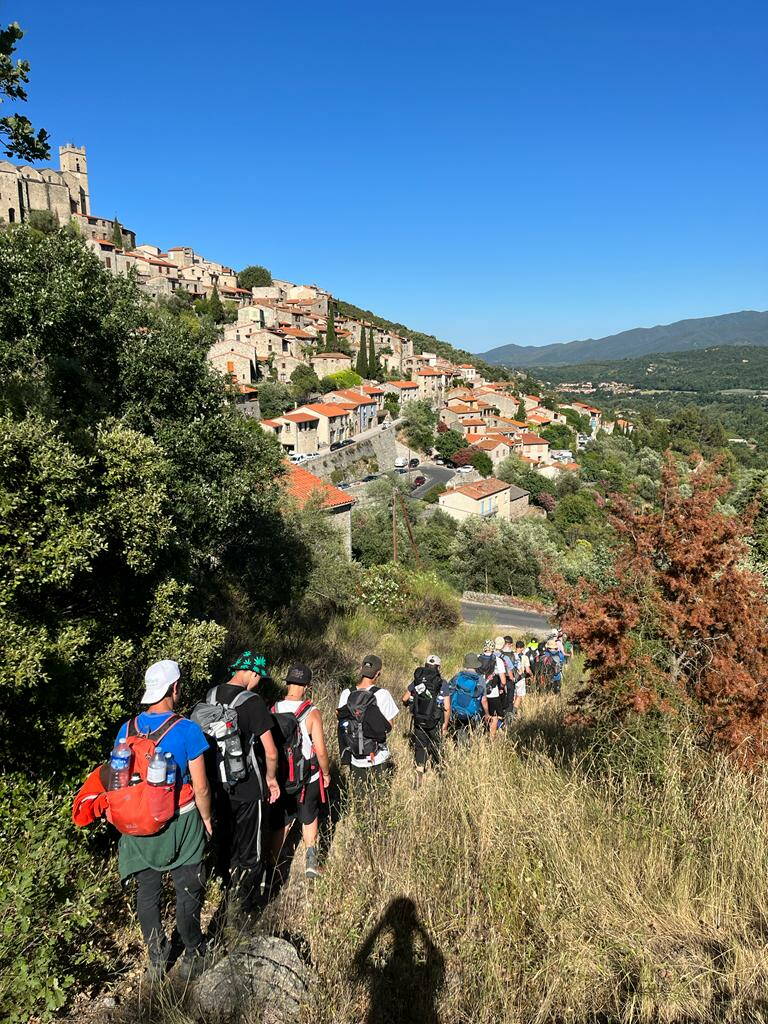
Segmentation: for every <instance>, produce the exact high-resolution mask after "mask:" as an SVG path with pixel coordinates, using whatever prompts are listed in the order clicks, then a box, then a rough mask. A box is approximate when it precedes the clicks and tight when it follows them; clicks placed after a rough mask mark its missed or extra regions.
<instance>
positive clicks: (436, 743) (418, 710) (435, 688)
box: [403, 654, 450, 788]
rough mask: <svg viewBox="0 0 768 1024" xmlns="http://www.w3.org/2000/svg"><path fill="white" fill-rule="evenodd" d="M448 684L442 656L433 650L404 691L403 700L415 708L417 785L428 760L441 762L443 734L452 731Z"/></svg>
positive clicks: (412, 741)
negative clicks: (448, 706) (447, 704)
mask: <svg viewBox="0 0 768 1024" xmlns="http://www.w3.org/2000/svg"><path fill="white" fill-rule="evenodd" d="M448 696H449V693H448V684H447V683H446V681H445V680H444V679H443V677H442V675H441V673H440V659H439V658H438V656H437V655H436V654H430V655H429V657H428V658H427V660H426V661H425V662H424V665H422V666H420V667H419V668H417V669H416V671H415V672H414V673H413V681H412V682H411V683H409V684H408V688H407V689H406V691H405V693H404V694H403V704H405V706H406V707H407V708H408V710H409V711H410V712H411V744H412V746H413V755H414V760H415V762H416V787H417V788H418V787H419V786H420V785H421V782H422V780H423V778H424V772H425V770H426V766H427V762H428V761H431V762H432V764H434V765H437V764H438V763H439V762H440V747H441V741H442V737H443V736H444V735H445V733H447V731H448V723H449V720H450V715H449V712H448V709H447V708H446V697H448Z"/></svg>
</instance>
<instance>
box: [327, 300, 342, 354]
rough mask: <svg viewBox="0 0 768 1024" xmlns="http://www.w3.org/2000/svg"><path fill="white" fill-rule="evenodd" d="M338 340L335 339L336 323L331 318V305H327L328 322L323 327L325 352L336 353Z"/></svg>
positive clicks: (330, 303)
mask: <svg viewBox="0 0 768 1024" xmlns="http://www.w3.org/2000/svg"><path fill="white" fill-rule="evenodd" d="M338 343H339V340H338V338H337V337H336V323H335V321H334V318H333V303H332V302H329V303H328V320H327V322H326V327H325V351H326V352H338V351H339V349H338Z"/></svg>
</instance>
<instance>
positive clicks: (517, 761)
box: [134, 616, 768, 1024]
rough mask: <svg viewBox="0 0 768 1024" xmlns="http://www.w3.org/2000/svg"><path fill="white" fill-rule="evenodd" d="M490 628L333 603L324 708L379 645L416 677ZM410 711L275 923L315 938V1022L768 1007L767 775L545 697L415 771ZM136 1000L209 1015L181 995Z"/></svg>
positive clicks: (672, 1016) (704, 1018)
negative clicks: (321, 866)
mask: <svg viewBox="0 0 768 1024" xmlns="http://www.w3.org/2000/svg"><path fill="white" fill-rule="evenodd" d="M489 628H490V627H489V626H484V627H482V626H481V627H472V628H469V627H465V628H463V629H461V630H459V631H456V632H455V633H451V634H445V633H437V634H432V635H430V634H428V633H427V632H425V631H424V630H421V629H419V628H418V627H417V626H414V628H413V629H411V630H409V631H404V632H399V633H397V634H385V635H382V633H381V626H380V624H379V623H378V622H377V621H376V620H375V619H373V618H370V617H367V616H356V617H353V618H351V619H348V620H345V621H342V622H337V623H336V624H335V625H334V626H333V627H332V629H331V632H330V634H329V635H328V636H326V637H324V638H318V640H317V643H316V645H315V648H314V650H311V651H309V652H308V654H307V656H308V659H309V660H310V663H312V664H314V665H315V666H316V668H317V670H318V678H319V680H320V683H319V685H318V687H317V689H318V693H317V694H316V697H317V699H318V700H319V702H320V704H321V706H322V708H323V711H324V714H325V717H326V720H327V721H329V720H332V709H333V707H334V706H335V700H336V695H337V693H338V688H339V686H340V685H341V682H342V681H343V679H342V677H343V676H344V675H345V674H346V673H347V672H348V671H350V670H351V668H352V666H353V665H354V663H355V662H356V661H357V660H358V659H359V657H360V655H361V654H364V653H366V652H367V651H368V650H376V651H378V652H379V653H380V654H381V655H382V657H383V659H384V663H385V671H386V678H385V679H384V683H385V685H388V686H389V687H390V689H391V690H392V692H393V693H394V694H395V696H397V697H398V698H399V696H400V694H401V691H402V689H403V687H404V684H405V682H406V681H407V679H408V678H409V677H410V673H411V671H412V668H413V666H414V665H415V664H417V663H418V662H420V661H421V660H422V659H423V658H424V656H425V655H426V654H427V653H428V652H429V651H431V650H435V651H437V652H439V653H440V654H441V656H442V657H443V659H444V665H445V667H446V668H447V670H448V671H449V672H451V671H453V670H454V668H455V667H456V665H457V663H458V662H459V660H460V658H461V656H462V655H463V653H464V652H465V650H467V649H477V646H478V643H479V642H480V641H481V640H482V638H483V634H484V632H488V630H489ZM577 672H578V669H577ZM571 683H572V684H573V680H571ZM405 718H406V716H405V715H402V716H401V717H400V719H399V720H398V728H397V729H396V731H395V732H396V734H395V737H394V741H393V746H394V749H395V752H396V756H397V760H398V772H397V776H396V779H395V781H394V784H393V786H392V789H391V792H390V793H389V794H388V795H387V796H386V797H385V798H383V799H382V801H381V802H380V803H379V804H378V805H377V806H375V807H374V808H372V809H371V808H362V807H352V808H347V810H346V812H345V814H344V815H343V816H342V817H341V819H340V820H339V822H338V824H337V826H336V829H335V832H334V835H333V841H332V844H331V847H330V852H329V855H328V859H327V871H326V874H325V877H324V878H323V879H322V880H321V881H320V882H318V883H316V884H315V885H314V886H313V887H310V886H308V885H307V883H306V882H305V880H304V879H303V877H302V876H301V874H300V871H299V870H298V868H299V867H300V864H298V863H297V864H295V870H294V872H293V875H292V877H291V879H290V881H289V884H288V885H287V887H286V888H285V889H284V890H283V893H282V895H281V897H280V898H279V899H278V900H277V901H276V902H275V903H274V904H272V905H271V906H270V908H269V909H268V910H267V912H266V914H265V915H264V917H263V918H262V920H261V922H260V924H259V927H260V928H261V929H264V930H267V931H270V932H272V933H285V934H291V935H293V936H301V938H302V940H303V943H304V944H305V948H306V950H307V952H308V954H309V955H310V956H311V958H312V962H313V977H314V989H313V992H312V994H311V999H310V1001H309V1002H308V1005H307V1006H306V1007H305V1011H304V1020H305V1022H306V1024H309V1022H315V1024H357V1022H361V1021H364V1020H366V1021H369V1022H372V1024H379V1022H380V1024H385V1022H393V1024H394V1022H400V1021H408V1022H412V1024H438V1022H445V1024H470V1022H472V1024H498V1022H499V1021H514V1022H521V1024H523V1022H525V1024H534V1022H535V1024H544V1022H552V1021H559V1022H565V1021H572V1022H574V1024H582V1022H584V1024H586V1022H587V1021H595V1022H596V1021H602V1022H614V1021H615V1022H630V1021H632V1022H651V1021H665V1022H669V1024H672V1022H678V1024H683V1022H692V1021H699V1022H715V1021H734V1022H735V1021H747V1020H748V1021H761V1020H765V1019H768V1017H767V1016H766V1006H768V953H767V952H766V944H765V934H766V921H768V896H766V893H768V856H766V854H767V853H768V849H767V844H766V835H765V829H764V821H765V817H766V814H767V813H768V789H767V788H766V784H765V781H764V779H762V778H758V779H751V780H750V779H748V778H746V777H744V776H742V775H740V774H737V773H734V772H732V771H731V770H730V767H729V766H728V764H727V763H726V762H725V761H722V760H718V759H714V760H712V759H707V758H705V756H704V755H703V754H702V753H701V752H700V751H699V750H697V749H696V748H695V747H694V746H693V745H692V744H691V743H689V742H687V741H686V740H685V739H683V740H677V741H675V742H672V741H667V740H664V739H663V738H661V737H659V736H658V735H653V734H650V733H649V734H648V735H646V736H643V735H642V734H636V735H632V736H629V735H625V736H620V735H615V736H611V737H607V738H606V741H605V742H604V743H603V744H602V745H599V746H596V745H594V744H592V745H590V744H588V743H587V742H586V740H585V737H584V736H583V735H580V734H579V733H578V732H575V731H573V730H571V729H569V728H567V727H566V726H565V724H564V721H563V709H562V705H561V704H560V703H558V702H555V701H554V700H553V699H551V698H531V699H529V701H528V704H527V708H526V713H525V715H524V717H523V719H522V720H521V721H520V722H519V723H518V725H517V726H516V727H515V728H514V729H513V730H512V731H511V732H510V734H509V735H508V736H507V737H505V738H504V739H503V740H501V741H500V742H499V743H497V744H496V745H495V746H491V745H490V744H489V743H488V742H487V741H486V740H485V739H484V738H478V740H477V741H476V742H474V743H473V744H472V745H470V746H469V747H467V748H465V749H461V750H454V749H453V748H450V749H449V751H448V755H447V758H446V763H445V766H444V769H443V771H442V773H441V774H440V775H439V776H435V775H432V776H431V777H428V778H427V780H426V782H425V785H424V786H423V787H422V789H421V790H420V791H418V792H416V791H414V789H413V786H412V773H411V770H410V759H409V752H408V748H407V744H406V738H405V736H404V735H403V730H404V728H405V725H406V724H407V723H406V722H405ZM299 859H300V858H299ZM161 1011H162V1012H161ZM148 1014H149V1015H148ZM134 1019H144V1020H149V1019H152V1020H153V1021H155V1022H160V1021H162V1022H164V1024H187V1022H189V1021H191V1019H192V1016H191V1014H190V1013H189V1012H188V1011H187V1010H185V1004H184V1001H183V1000H182V1001H180V1002H174V1001H173V1000H168V999H166V1000H165V1002H164V1007H158V1005H157V1003H155V1004H154V1009H152V1008H151V1007H150V1006H149V1005H148V1004H145V1005H144V1006H143V1009H141V1010H140V1011H139V1012H138V1015H137V1017H136V1018H134ZM245 1019H247V1020H253V1021H258V1020H261V1019H262V1018H261V1015H260V1012H259V1011H258V1010H257V1008H255V1007H254V1008H253V1011H252V1013H251V1014H249V1015H247V1017H246V1018H245Z"/></svg>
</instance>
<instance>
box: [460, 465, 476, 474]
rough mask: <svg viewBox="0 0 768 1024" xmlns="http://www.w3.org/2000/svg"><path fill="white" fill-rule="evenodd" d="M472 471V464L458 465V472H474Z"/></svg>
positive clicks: (473, 468)
mask: <svg viewBox="0 0 768 1024" xmlns="http://www.w3.org/2000/svg"><path fill="white" fill-rule="evenodd" d="M474 471H475V467H474V466H459V472H460V473H474Z"/></svg>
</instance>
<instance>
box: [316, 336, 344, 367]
mask: <svg viewBox="0 0 768 1024" xmlns="http://www.w3.org/2000/svg"><path fill="white" fill-rule="evenodd" d="M307 337H310V335H307ZM312 358H313V359H349V361H350V362H351V361H352V356H348V355H347V354H346V352H316V353H315V355H313V356H312Z"/></svg>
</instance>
